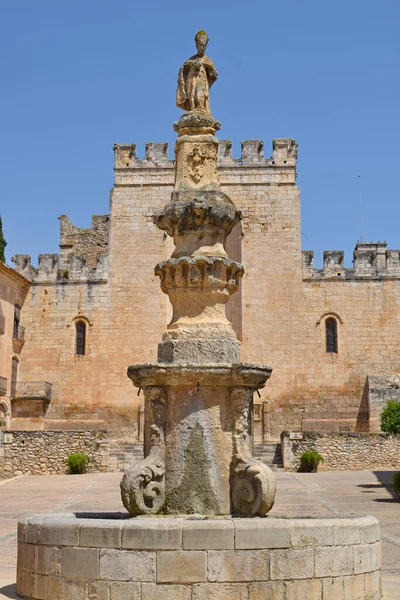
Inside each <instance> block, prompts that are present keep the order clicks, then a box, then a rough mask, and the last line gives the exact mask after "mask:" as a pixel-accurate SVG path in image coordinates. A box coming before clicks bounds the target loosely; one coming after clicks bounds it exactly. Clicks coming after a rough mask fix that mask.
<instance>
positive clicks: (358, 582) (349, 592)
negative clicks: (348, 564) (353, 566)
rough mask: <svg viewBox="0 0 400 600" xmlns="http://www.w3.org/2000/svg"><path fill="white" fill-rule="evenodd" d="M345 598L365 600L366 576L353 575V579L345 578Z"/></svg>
mask: <svg viewBox="0 0 400 600" xmlns="http://www.w3.org/2000/svg"><path fill="white" fill-rule="evenodd" d="M343 584H344V597H345V599H346V600H347V599H348V598H351V600H365V594H364V590H365V586H364V575H353V577H344V578H343Z"/></svg>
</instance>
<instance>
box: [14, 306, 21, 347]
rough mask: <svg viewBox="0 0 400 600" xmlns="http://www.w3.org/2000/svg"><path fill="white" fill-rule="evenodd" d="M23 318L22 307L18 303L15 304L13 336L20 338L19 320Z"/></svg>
mask: <svg viewBox="0 0 400 600" xmlns="http://www.w3.org/2000/svg"><path fill="white" fill-rule="evenodd" d="M20 320H21V308H20V307H19V306H18V304H16V305H15V306H14V333H13V337H15V338H17V339H19V322H20Z"/></svg>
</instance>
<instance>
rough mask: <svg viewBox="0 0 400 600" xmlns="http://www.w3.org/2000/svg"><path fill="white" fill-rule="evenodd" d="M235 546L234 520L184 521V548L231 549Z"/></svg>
mask: <svg viewBox="0 0 400 600" xmlns="http://www.w3.org/2000/svg"><path fill="white" fill-rule="evenodd" d="M233 548H234V525H233V521H197V522H196V521H187V522H186V523H184V526H183V549H184V550H230V549H233Z"/></svg>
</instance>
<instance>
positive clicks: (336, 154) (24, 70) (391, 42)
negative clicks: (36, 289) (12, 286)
mask: <svg viewBox="0 0 400 600" xmlns="http://www.w3.org/2000/svg"><path fill="white" fill-rule="evenodd" d="M399 25H400V2H399V1H398V0H381V2H380V3H377V2H375V1H374V2H372V1H371V0H347V1H344V0H336V1H335V2H328V1H326V0H318V1H317V0H303V1H301V0H286V1H285V2H270V1H267V0H264V1H261V0H248V2H243V1H241V2H236V1H235V0H230V1H227V0H213V1H211V0H203V1H202V2H200V1H197V2H192V3H191V2H188V1H187V0H186V1H185V2H183V1H182V0H174V1H168V0H153V1H149V2H147V3H146V2H138V1H137V0H136V1H135V0H133V1H132V0H131V2H126V1H124V2H122V1H121V0H112V1H111V0H108V1H106V0H79V1H78V0H69V2H59V1H56V0H37V1H36V2H32V0H20V1H19V2H12V1H11V0H3V1H2V2H1V4H0V56H1V59H2V60H1V63H0V64H1V66H0V78H1V79H0V80H1V84H2V85H1V90H2V93H1V94H0V212H1V215H2V217H3V229H4V234H5V237H6V239H7V241H8V246H7V248H6V257H7V260H8V262H10V258H11V256H12V255H13V254H16V253H26V254H31V255H32V259H33V263H34V264H36V257H37V254H39V253H48V252H57V251H58V241H59V222H58V220H57V217H58V216H59V215H60V214H63V213H66V214H68V216H69V217H70V218H71V219H72V221H73V222H74V224H75V225H77V226H79V227H89V226H90V223H91V215H92V214H93V213H95V214H102V213H106V212H108V207H109V190H110V188H111V187H112V183H113V171H112V164H113V152H112V147H113V143H114V142H119V143H132V142H135V143H136V144H137V146H138V154H139V156H143V154H144V146H145V143H146V142H150V141H156V142H164V141H168V142H169V143H170V153H171V155H172V150H173V144H174V139H175V134H174V132H173V130H172V123H173V121H174V120H176V119H177V118H179V115H180V113H181V111H180V110H179V109H178V108H176V106H175V86H176V78H177V73H178V69H179V67H180V65H181V63H182V62H183V61H184V60H185V59H186V58H187V57H188V56H190V55H191V54H192V53H193V52H194V43H193V36H194V34H195V33H196V31H197V30H199V29H206V31H207V32H208V34H209V37H210V42H209V46H208V49H207V53H208V54H209V55H210V56H211V58H212V59H213V60H214V63H215V65H216V66H217V69H218V71H219V74H220V76H219V80H218V82H217V83H216V85H215V86H214V87H213V90H212V97H211V107H212V111H213V113H214V116H215V117H216V118H218V119H219V120H221V121H222V129H221V131H220V132H219V137H220V139H232V140H233V153H234V155H235V156H239V155H240V142H241V140H245V139H262V140H264V142H265V152H266V155H267V156H269V155H270V154H271V144H272V138H273V137H293V138H295V139H296V141H297V142H298V144H299V177H298V183H299V185H300V187H301V194H302V195H301V197H302V230H303V233H304V236H303V249H310V250H311V249H313V250H314V251H315V254H316V264H317V265H319V264H321V260H322V251H323V250H324V249H343V250H345V252H346V258H345V262H346V265H347V266H351V260H352V251H353V248H354V245H355V242H356V241H357V239H358V238H359V237H360V225H359V203H358V186H357V176H358V175H360V176H361V185H362V198H363V235H364V239H366V240H367V241H371V240H374V241H377V240H378V239H380V240H383V239H386V240H387V241H388V246H389V247H390V248H394V249H396V248H400V231H399V225H398V223H399V222H400V197H399V196H400V194H399V187H398V182H397V176H398V172H399V166H398V165H399V159H400V142H399V140H400V119H399V108H400V107H399V97H400V78H399V62H400V36H399V33H398V32H399Z"/></svg>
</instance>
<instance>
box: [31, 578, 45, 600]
mask: <svg viewBox="0 0 400 600" xmlns="http://www.w3.org/2000/svg"><path fill="white" fill-rule="evenodd" d="M31 595H32V596H33V598H35V600H48V598H49V577H48V575H39V574H37V573H35V574H34V575H33V578H32V590H31Z"/></svg>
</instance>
